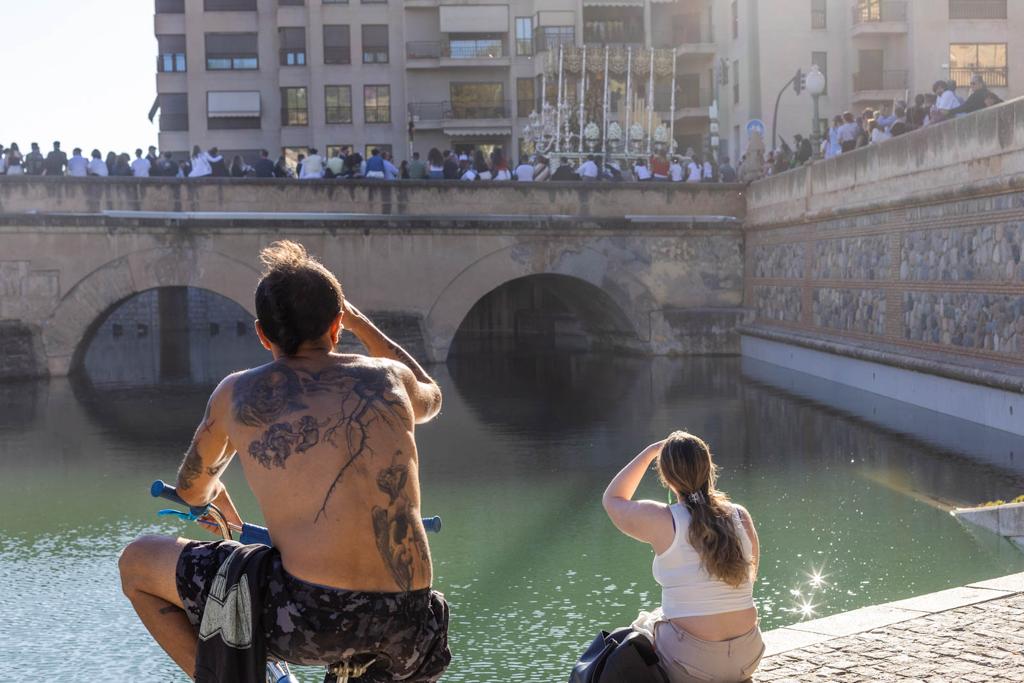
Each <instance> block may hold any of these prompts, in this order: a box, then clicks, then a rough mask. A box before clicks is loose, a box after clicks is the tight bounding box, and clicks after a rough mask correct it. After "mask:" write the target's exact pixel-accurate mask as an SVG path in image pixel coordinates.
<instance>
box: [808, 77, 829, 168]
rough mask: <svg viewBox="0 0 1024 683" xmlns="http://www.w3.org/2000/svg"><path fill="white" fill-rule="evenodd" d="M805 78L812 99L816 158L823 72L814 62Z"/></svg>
mask: <svg viewBox="0 0 1024 683" xmlns="http://www.w3.org/2000/svg"><path fill="white" fill-rule="evenodd" d="M805 79H806V80H805V83H806V86H807V92H809V93H810V94H811V99H813V100H814V128H813V130H814V142H813V152H814V156H815V158H817V157H818V156H819V155H820V154H821V117H820V116H819V115H818V98H819V97H821V95H822V93H824V92H825V85H826V81H825V74H823V73H821V70H820V69H819V68H818V66H817V65H816V64H815V65H813V66H811V69H810V71H808V72H807V75H806V76H805Z"/></svg>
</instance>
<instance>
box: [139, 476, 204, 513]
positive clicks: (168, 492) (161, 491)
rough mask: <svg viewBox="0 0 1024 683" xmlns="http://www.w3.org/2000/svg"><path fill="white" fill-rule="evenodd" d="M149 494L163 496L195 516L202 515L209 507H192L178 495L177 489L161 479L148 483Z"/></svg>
mask: <svg viewBox="0 0 1024 683" xmlns="http://www.w3.org/2000/svg"><path fill="white" fill-rule="evenodd" d="M149 495H151V496H153V497H154V498H163V499H164V500H169V501H171V502H172V503H177V504H178V505H182V506H184V507H187V508H188V510H189V512H191V513H192V514H193V515H195V516H196V517H202V516H203V515H205V514H206V511H207V510H209V509H210V506H209V505H202V506H200V507H193V506H191V505H189V504H188V503H186V502H185V501H183V500H182V499H181V496H179V495H178V491H177V489H175V488H174V487H173V486H171V485H170V484H168V483H167V482H165V481H163V480H162V479H157V480H156V481H154V482H153V483H152V484H150V485H149Z"/></svg>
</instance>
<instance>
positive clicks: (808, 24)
mask: <svg viewBox="0 0 1024 683" xmlns="http://www.w3.org/2000/svg"><path fill="white" fill-rule="evenodd" d="M714 12H715V16H716V17H717V20H716V23H715V36H714V38H715V44H716V47H717V50H718V62H717V71H716V73H717V75H718V76H719V83H720V85H719V88H720V93H721V96H720V98H719V119H720V130H721V138H722V143H721V150H722V151H723V152H725V151H728V152H730V153H731V154H732V156H733V158H737V157H738V155H739V153H740V151H741V150H743V149H744V148H745V147H746V139H747V133H746V127H747V123H748V122H750V121H751V120H755V119H757V120H761V121H763V122H764V124H765V126H766V128H767V131H768V132H767V137H770V136H771V130H772V126H773V123H775V124H777V128H778V135H779V137H780V138H781V139H785V140H786V141H788V142H789V143H790V144H792V138H793V135H794V134H796V133H802V134H805V135H806V134H808V133H809V132H811V130H812V126H813V120H814V115H813V104H812V99H811V97H810V96H809V95H808V94H806V93H804V94H802V95H801V96H799V97H798V96H797V95H795V94H794V93H793V91H792V90H790V89H787V90H785V92H783V95H782V98H781V100H779V107H778V118H777V121H776V120H775V119H774V115H775V105H776V100H777V97H778V95H779V92H780V90H781V89H782V88H783V87H784V84H785V83H786V82H787V81H788V80H789V79H790V78H792V77H793V75H794V73H795V72H796V70H797V69H798V68H801V69H803V70H805V71H806V70H807V69H808V68H809V67H810V66H811V65H812V64H817V65H818V66H819V68H820V69H821V71H822V72H823V73H824V74H825V75H826V77H827V90H826V93H825V94H824V95H823V96H822V97H820V98H819V105H820V106H819V115H820V117H821V118H822V119H827V118H830V117H831V116H833V115H835V114H838V113H842V112H844V111H854V112H859V111H863V109H864V108H866V107H869V106H871V107H882V106H889V107H891V106H892V103H893V101H894V100H901V99H907V98H908V97H909V98H911V99H912V98H913V96H914V95H915V94H917V93H926V92H931V87H932V84H933V83H934V82H935V81H936V80H939V79H955V80H956V81H957V83H958V85H959V86H960V88H959V92H960V94H961V95H962V96H966V94H967V92H968V89H967V86H968V84H969V82H970V78H971V74H973V73H980V74H981V75H982V76H983V77H984V78H985V80H986V82H987V83H988V85H989V87H990V88H991V89H992V90H993V92H995V93H996V94H998V95H999V96H1000V97H1002V98H1004V99H1008V98H1010V97H1014V96H1019V95H1020V94H1022V91H1024V2H1021V1H1018V0H714ZM822 125H823V126H824V125H825V122H824V121H822ZM766 144H768V146H769V147H770V146H771V145H770V143H769V141H768V140H767V139H766Z"/></svg>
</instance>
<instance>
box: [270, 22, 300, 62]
mask: <svg viewBox="0 0 1024 683" xmlns="http://www.w3.org/2000/svg"><path fill="white" fill-rule="evenodd" d="M277 37H278V40H279V41H280V43H281V66H305V65H306V29H305V28H304V27H302V26H294V27H292V26H286V27H284V26H283V27H281V28H279V29H277Z"/></svg>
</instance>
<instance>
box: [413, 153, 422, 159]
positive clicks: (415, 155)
mask: <svg viewBox="0 0 1024 683" xmlns="http://www.w3.org/2000/svg"><path fill="white" fill-rule="evenodd" d="M412 158H413V159H419V158H420V153H419V152H413V153H412Z"/></svg>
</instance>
